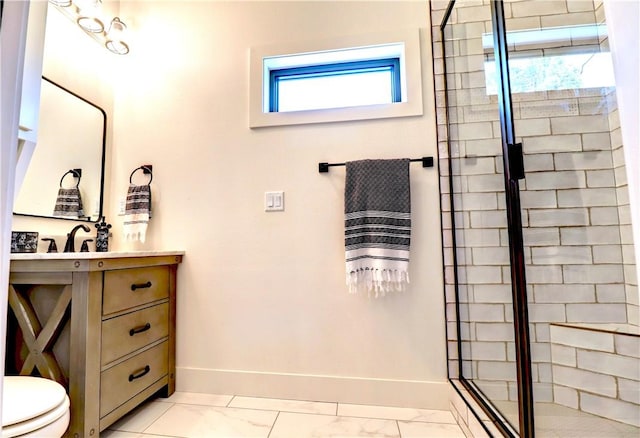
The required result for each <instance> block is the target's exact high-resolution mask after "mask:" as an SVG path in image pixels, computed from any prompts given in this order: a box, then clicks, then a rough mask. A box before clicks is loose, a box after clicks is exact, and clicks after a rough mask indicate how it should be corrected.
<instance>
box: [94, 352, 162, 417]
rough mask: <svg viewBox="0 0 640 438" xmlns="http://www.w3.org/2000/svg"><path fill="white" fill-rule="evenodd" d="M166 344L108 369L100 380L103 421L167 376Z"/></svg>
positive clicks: (101, 415)
mask: <svg viewBox="0 0 640 438" xmlns="http://www.w3.org/2000/svg"><path fill="white" fill-rule="evenodd" d="M168 363H169V343H168V342H167V341H165V342H163V343H161V344H158V345H156V346H155V347H153V348H151V349H149V350H147V351H144V352H142V353H140V354H138V355H136V356H133V357H132V358H131V359H127V360H126V361H124V362H122V363H120V364H118V365H116V366H114V367H112V368H109V369H108V370H106V371H104V372H103V373H102V374H101V376H100V388H101V390H100V417H101V418H102V417H104V416H105V415H107V414H108V413H109V412H111V411H113V410H114V409H116V408H117V407H118V406H120V405H121V404H122V403H124V402H126V401H127V400H129V399H131V398H132V397H133V396H135V395H136V394H138V393H139V392H141V391H143V390H144V389H145V388H147V387H148V386H150V385H152V384H153V383H154V382H156V381H158V380H159V379H161V378H162V377H163V376H166V375H167V372H168V371H167V370H168Z"/></svg>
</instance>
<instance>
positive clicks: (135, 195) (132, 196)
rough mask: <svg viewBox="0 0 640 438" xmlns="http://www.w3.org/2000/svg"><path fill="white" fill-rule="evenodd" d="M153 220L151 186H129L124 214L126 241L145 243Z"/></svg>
mask: <svg viewBox="0 0 640 438" xmlns="http://www.w3.org/2000/svg"><path fill="white" fill-rule="evenodd" d="M149 219H151V186H150V185H148V184H147V185H143V186H137V185H135V184H130V185H129V190H128V191H127V203H126V204H125V212H124V227H123V233H124V239H125V240H132V241H136V240H139V241H140V242H143V243H144V241H145V239H146V233H147V225H148V224H149Z"/></svg>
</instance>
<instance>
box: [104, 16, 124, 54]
mask: <svg viewBox="0 0 640 438" xmlns="http://www.w3.org/2000/svg"><path fill="white" fill-rule="evenodd" d="M126 30H127V25H126V24H124V23H123V22H122V21H120V18H118V17H115V18H114V19H113V20H111V25H110V26H109V31H108V32H107V42H106V43H105V46H106V47H107V49H109V50H110V51H112V52H113V53H116V54H118V55H126V54H127V53H129V46H128V45H127V43H126V42H124V36H125V32H126Z"/></svg>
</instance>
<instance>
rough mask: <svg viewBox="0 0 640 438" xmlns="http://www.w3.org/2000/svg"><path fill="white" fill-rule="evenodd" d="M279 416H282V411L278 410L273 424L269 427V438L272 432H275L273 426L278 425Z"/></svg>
mask: <svg viewBox="0 0 640 438" xmlns="http://www.w3.org/2000/svg"><path fill="white" fill-rule="evenodd" d="M278 418H280V411H278V412H277V413H276V418H274V420H273V424H272V425H271V428H270V429H269V433H268V434H267V438H269V437H270V436H271V433H272V432H273V428H274V427H276V422H277V421H278Z"/></svg>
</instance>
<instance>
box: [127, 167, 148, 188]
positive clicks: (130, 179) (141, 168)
mask: <svg viewBox="0 0 640 438" xmlns="http://www.w3.org/2000/svg"><path fill="white" fill-rule="evenodd" d="M138 170H142V173H144V174H145V175H149V182H148V183H147V185H149V184H151V181H153V166H152V165H151V164H144V165H142V166H140V167H137V168H135V169H133V172H131V175H129V184H133V180H132V178H133V174H134V173H136V172H137V171H138Z"/></svg>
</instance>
